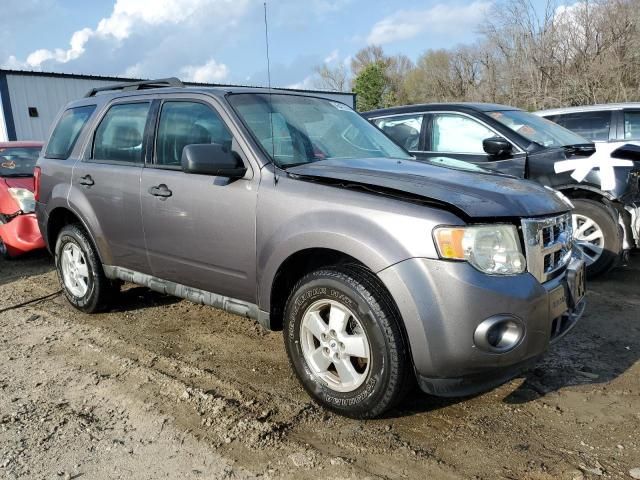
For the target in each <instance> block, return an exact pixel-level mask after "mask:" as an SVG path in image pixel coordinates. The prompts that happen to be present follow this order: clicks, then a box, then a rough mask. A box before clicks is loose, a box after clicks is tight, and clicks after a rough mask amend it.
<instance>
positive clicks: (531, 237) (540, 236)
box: [522, 213, 573, 283]
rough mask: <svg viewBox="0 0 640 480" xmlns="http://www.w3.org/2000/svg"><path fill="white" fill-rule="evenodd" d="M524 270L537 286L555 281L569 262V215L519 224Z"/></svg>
mask: <svg viewBox="0 0 640 480" xmlns="http://www.w3.org/2000/svg"><path fill="white" fill-rule="evenodd" d="M522 233H523V236H524V246H525V256H526V258H527V270H528V271H529V272H530V273H531V274H532V275H533V276H534V277H536V278H537V279H538V281H539V282H540V283H544V282H546V281H547V280H550V279H551V278H553V277H555V276H556V275H557V274H559V273H561V271H562V270H564V269H565V268H566V266H567V265H568V264H569V261H570V260H571V249H572V246H573V228H572V224H571V214H570V213H565V214H563V215H557V216H554V217H546V218H526V219H523V220H522Z"/></svg>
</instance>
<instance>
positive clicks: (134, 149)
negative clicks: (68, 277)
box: [72, 100, 150, 273]
mask: <svg viewBox="0 0 640 480" xmlns="http://www.w3.org/2000/svg"><path fill="white" fill-rule="evenodd" d="M149 107H150V102H148V101H132V100H127V102H126V103H114V104H112V105H111V106H109V107H108V109H107V110H106V112H105V113H104V114H103V116H102V118H101V119H100V120H99V124H98V127H97V129H96V130H95V134H94V135H93V138H92V139H91V142H90V144H89V146H88V149H87V152H85V155H84V158H83V159H82V160H81V161H79V162H77V163H76V164H75V166H74V168H73V177H72V182H73V184H74V186H77V188H78V190H79V192H81V197H82V200H76V201H82V202H85V205H84V207H83V213H85V214H86V216H87V218H85V221H86V222H87V223H88V224H89V226H90V227H91V228H92V230H94V231H93V234H94V240H95V242H96V243H97V245H96V246H97V247H98V250H99V251H100V252H102V253H103V258H102V260H103V261H104V262H105V263H107V264H109V265H116V266H121V267H126V268H130V269H133V270H136V271H140V272H144V273H146V272H148V270H149V264H148V262H147V257H146V253H145V246H144V233H143V230H142V213H141V210H140V176H141V173H142V165H143V163H144V161H143V159H144V154H145V142H144V131H145V125H146V123H147V118H148V114H149ZM105 253H106V255H105Z"/></svg>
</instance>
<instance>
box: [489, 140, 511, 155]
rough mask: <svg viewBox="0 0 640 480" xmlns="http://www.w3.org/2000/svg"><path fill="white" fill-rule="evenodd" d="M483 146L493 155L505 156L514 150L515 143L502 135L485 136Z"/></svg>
mask: <svg viewBox="0 0 640 480" xmlns="http://www.w3.org/2000/svg"><path fill="white" fill-rule="evenodd" d="M482 148H483V149H484V151H485V152H487V153H488V154H489V155H491V156H493V157H505V156H507V155H509V154H510V153H511V151H512V150H513V145H511V143H509V142H508V141H507V140H505V139H504V138H502V137H490V138H485V139H484V140H483V141H482Z"/></svg>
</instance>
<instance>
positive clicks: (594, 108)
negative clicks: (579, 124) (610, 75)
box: [534, 102, 640, 116]
mask: <svg viewBox="0 0 640 480" xmlns="http://www.w3.org/2000/svg"><path fill="white" fill-rule="evenodd" d="M623 108H640V102H628V103H600V104H596V105H583V106H580V107H562V108H551V109H548V110H540V111H538V112H534V113H535V114H536V115H540V116H548V115H560V114H562V113H578V112H600V111H603V110H604V111H606V110H622V109H623Z"/></svg>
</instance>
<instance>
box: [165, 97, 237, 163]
mask: <svg viewBox="0 0 640 480" xmlns="http://www.w3.org/2000/svg"><path fill="white" fill-rule="evenodd" d="M232 139H233V137H232V135H231V132H229V130H228V129H227V127H226V125H225V124H224V122H223V121H222V119H221V118H220V117H219V116H218V114H217V113H216V112H215V111H213V109H212V108H211V107H209V106H207V105H205V104H203V103H199V102H187V101H167V102H165V103H164V104H163V105H162V111H161V113H160V122H159V124H158V134H157V139H156V165H159V166H164V167H175V168H178V167H179V166H180V164H181V160H182V150H183V149H184V147H186V146H187V145H198V144H206V143H216V144H218V145H223V146H226V147H227V148H229V149H230V148H231V141H232Z"/></svg>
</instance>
